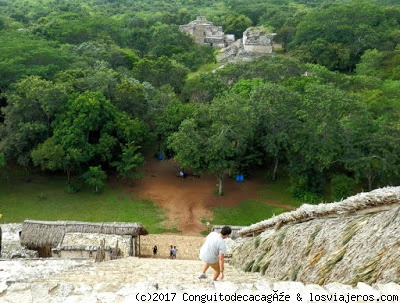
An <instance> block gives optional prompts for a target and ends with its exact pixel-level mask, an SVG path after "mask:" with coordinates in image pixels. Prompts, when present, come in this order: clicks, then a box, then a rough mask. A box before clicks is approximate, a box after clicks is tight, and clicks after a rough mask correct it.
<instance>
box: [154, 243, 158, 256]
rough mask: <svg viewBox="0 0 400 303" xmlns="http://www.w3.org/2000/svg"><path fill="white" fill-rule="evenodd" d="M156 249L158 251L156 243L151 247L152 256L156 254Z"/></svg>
mask: <svg viewBox="0 0 400 303" xmlns="http://www.w3.org/2000/svg"><path fill="white" fill-rule="evenodd" d="M157 251H158V248H157V245H154V247H153V256H157Z"/></svg>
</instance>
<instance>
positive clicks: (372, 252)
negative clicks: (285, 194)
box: [231, 187, 400, 285]
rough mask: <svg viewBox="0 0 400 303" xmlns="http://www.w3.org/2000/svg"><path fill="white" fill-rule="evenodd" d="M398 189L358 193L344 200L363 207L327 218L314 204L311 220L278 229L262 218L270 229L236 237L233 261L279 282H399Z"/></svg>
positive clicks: (342, 210) (340, 210) (338, 209)
mask: <svg viewBox="0 0 400 303" xmlns="http://www.w3.org/2000/svg"><path fill="white" fill-rule="evenodd" d="M399 190H400V188H399V187H394V188H386V189H384V190H377V191H374V192H371V193H370V194H369V195H365V197H366V198H367V201H364V202H363V201H361V200H360V195H358V196H356V197H352V198H349V199H346V201H343V202H347V203H349V202H353V203H355V204H359V205H361V208H360V207H356V208H350V206H349V205H344V207H338V206H335V208H334V209H335V211H334V212H330V213H329V215H326V216H323V215H322V213H319V214H318V216H314V215H315V212H317V211H319V209H318V205H316V210H314V214H313V216H312V217H311V218H312V219H313V220H304V218H301V220H299V221H286V224H283V227H282V228H280V229H275V228H274V224H270V225H268V224H265V222H264V223H263V224H264V225H263V226H264V227H265V226H269V228H266V229H265V230H264V231H263V232H262V233H260V234H259V235H257V236H255V237H254V238H253V237H240V238H238V239H237V240H236V241H235V242H236V245H235V247H234V248H233V249H232V259H231V264H232V265H234V266H236V267H240V268H242V269H243V270H247V271H256V272H260V273H261V274H263V275H265V276H266V277H267V278H268V279H274V280H279V281H281V280H293V281H299V282H303V283H317V284H321V285H322V284H328V283H332V282H340V283H344V284H350V285H357V283H358V282H364V283H367V284H371V285H372V284H376V283H388V282H395V283H400V265H399V262H398V260H399V259H400V216H399V213H400V204H399V203H400V197H399ZM373 193H376V194H377V195H376V197H374V196H373ZM339 203H341V202H339ZM383 203H387V204H383ZM365 205H367V206H366V207H365ZM324 206H325V205H324ZM339 206H340V204H339ZM356 206H358V205H356ZM362 207H365V208H362ZM348 209H351V210H349V211H347V210H348ZM331 214H335V215H331ZM339 214H340V215H339ZM289 222H291V223H292V224H287V223H289ZM293 223H296V224H293Z"/></svg>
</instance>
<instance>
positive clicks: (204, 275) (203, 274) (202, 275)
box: [199, 272, 207, 279]
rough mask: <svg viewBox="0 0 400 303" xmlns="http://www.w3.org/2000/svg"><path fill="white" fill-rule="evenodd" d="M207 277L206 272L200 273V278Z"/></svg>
mask: <svg viewBox="0 0 400 303" xmlns="http://www.w3.org/2000/svg"><path fill="white" fill-rule="evenodd" d="M205 278H207V276H206V274H205V273H203V272H202V273H201V274H200V275H199V279H205Z"/></svg>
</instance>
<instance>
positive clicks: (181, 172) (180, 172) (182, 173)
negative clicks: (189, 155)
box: [179, 169, 186, 179]
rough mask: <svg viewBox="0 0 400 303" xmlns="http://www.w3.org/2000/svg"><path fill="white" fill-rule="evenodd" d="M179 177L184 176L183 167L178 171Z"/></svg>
mask: <svg viewBox="0 0 400 303" xmlns="http://www.w3.org/2000/svg"><path fill="white" fill-rule="evenodd" d="M179 177H181V178H182V179H184V178H185V177H186V174H185V171H184V170H183V169H182V170H180V171H179Z"/></svg>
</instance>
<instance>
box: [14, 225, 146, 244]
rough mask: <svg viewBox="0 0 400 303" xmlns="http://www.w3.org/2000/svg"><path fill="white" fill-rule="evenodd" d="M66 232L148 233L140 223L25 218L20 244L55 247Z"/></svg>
mask: <svg viewBox="0 0 400 303" xmlns="http://www.w3.org/2000/svg"><path fill="white" fill-rule="evenodd" d="M66 233H94V234H96V233H101V234H110V235H130V236H132V237H137V236H140V235H147V234H148V232H147V230H146V229H145V228H144V227H143V226H142V225H141V224H140V223H126V222H102V223H98V222H78V221H34V220H25V221H24V222H23V224H22V233H21V244H22V245H25V246H26V247H28V248H30V249H36V248H40V247H56V246H57V245H58V244H59V243H60V242H61V241H62V239H63V237H64V235H65V234H66Z"/></svg>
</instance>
